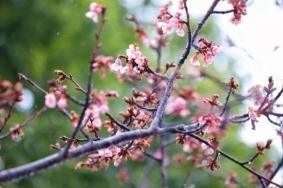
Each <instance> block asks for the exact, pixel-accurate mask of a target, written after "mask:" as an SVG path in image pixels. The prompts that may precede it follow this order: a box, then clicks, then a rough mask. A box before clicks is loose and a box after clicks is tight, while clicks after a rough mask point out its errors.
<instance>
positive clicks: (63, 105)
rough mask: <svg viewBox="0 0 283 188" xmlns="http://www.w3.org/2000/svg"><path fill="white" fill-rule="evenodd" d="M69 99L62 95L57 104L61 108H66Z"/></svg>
mask: <svg viewBox="0 0 283 188" xmlns="http://www.w3.org/2000/svg"><path fill="white" fill-rule="evenodd" d="M67 105H68V101H67V98H66V96H64V95H62V96H60V98H59V100H58V101H57V106H58V108H59V109H65V108H67Z"/></svg>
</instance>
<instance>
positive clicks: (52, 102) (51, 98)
mask: <svg viewBox="0 0 283 188" xmlns="http://www.w3.org/2000/svg"><path fill="white" fill-rule="evenodd" d="M45 106H46V107H47V108H55V107H56V97H55V95H54V94H53V93H48V94H46V95H45Z"/></svg>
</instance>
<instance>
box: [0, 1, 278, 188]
mask: <svg viewBox="0 0 283 188" xmlns="http://www.w3.org/2000/svg"><path fill="white" fill-rule="evenodd" d="M90 2H91V1H87V0H82V1H76V0H48V1H37V0H1V1H0V78H1V79H9V80H12V81H14V82H16V81H17V79H18V77H17V74H18V73H24V74H26V75H28V76H29V77H30V78H32V79H33V80H35V81H36V82H37V83H38V84H40V85H41V86H42V87H43V88H45V89H48V86H47V80H50V79H54V70H55V69H61V70H64V71H65V72H66V73H70V74H72V75H73V76H74V77H75V78H76V79H77V80H79V81H80V82H81V83H83V85H84V84H85V80H86V77H87V70H88V63H89V61H90V57H91V51H92V48H93V45H94V44H93V42H94V37H93V36H94V32H95V30H96V25H95V24H93V23H92V22H91V21H90V20H89V19H87V18H86V17H85V16H84V15H85V12H86V11H87V9H88V5H89V3H90ZM97 2H98V3H102V4H104V5H106V6H107V15H108V18H109V20H108V23H107V25H106V27H105V31H104V32H103V35H102V43H103V47H102V50H101V54H103V55H109V56H113V57H115V56H116V55H117V54H121V53H124V51H125V49H126V48H127V47H128V45H129V44H131V43H139V41H138V40H137V38H136V36H135V33H134V32H133V29H132V25H131V24H129V23H128V22H127V21H126V20H125V16H126V15H128V14H135V16H136V17H137V18H138V19H139V20H140V21H141V22H142V23H143V24H145V28H146V29H148V31H150V25H149V23H150V22H152V21H153V20H154V18H155V17H156V15H157V14H158V11H159V6H160V5H161V4H163V3H164V1H158V0H152V1H150V0H123V1H118V0H111V1H109V0H97ZM259 2H266V1H265V0H259ZM197 3H198V4H197ZM197 3H193V1H192V6H191V7H190V9H191V10H192V16H193V25H195V24H196V23H197V20H198V19H199V16H201V15H202V14H203V13H204V11H205V7H207V6H208V1H203V2H197ZM254 4H256V3H255V2H252V3H251V5H250V6H251V8H252V7H257V6H259V7H260V5H258V4H256V5H257V6H255V5H254ZM266 5H267V4H265V3H263V4H262V6H263V7H266ZM224 7H225V6H224ZM270 7H271V4H270ZM272 7H275V9H276V11H277V10H278V15H276V16H274V15H273V14H271V15H270V18H268V19H267V20H263V21H262V22H263V23H262V22H261V24H259V25H255V24H254V25H252V23H254V21H255V16H254V18H253V17H252V16H251V20H248V18H247V20H246V21H247V22H248V23H247V24H240V25H239V27H235V26H234V25H231V23H230V22H229V17H224V18H223V19H222V18H221V19H218V18H213V19H210V21H209V23H208V24H207V25H206V27H205V28H204V30H203V31H202V33H201V36H205V37H206V38H208V39H209V40H213V41H216V42H217V43H218V44H221V46H222V51H223V53H221V54H220V55H219V56H218V57H217V59H216V63H215V64H214V65H213V66H210V67H209V68H208V71H209V72H210V73H211V74H213V75H217V77H218V78H219V79H221V80H223V81H225V80H228V79H229V78H230V77H231V76H235V77H236V78H237V81H238V82H240V83H241V89H240V91H239V92H245V91H246V90H247V87H248V86H246V85H248V84H257V83H260V84H264V83H265V82H263V80H265V79H266V77H265V76H268V75H270V74H276V79H277V80H278V82H280V81H281V83H282V77H281V76H280V73H282V65H280V64H278V63H277V64H273V65H272V66H270V65H269V66H266V63H270V62H266V61H267V60H270V58H268V57H274V56H276V59H275V57H274V59H275V60H277V59H280V57H282V56H281V54H282V49H281V48H280V47H281V46H280V45H281V44H283V42H282V37H280V36H279V39H278V38H277V39H278V40H277V41H276V42H275V43H271V44H270V46H268V48H267V47H266V48H263V51H260V52H259V51H258V50H257V51H253V50H252V49H254V48H253V46H251V47H249V45H250V44H252V42H251V43H248V44H245V43H244V42H246V41H247V40H248V39H251V37H250V38H249V37H246V38H245V39H246V40H245V39H243V38H241V37H240V38H237V37H236V36H237V35H236V34H239V35H240V36H243V33H244V35H245V36H249V34H250V35H251V36H254V35H255V32H256V31H254V30H253V31H252V32H248V31H250V30H251V28H257V27H260V28H264V27H262V24H266V23H270V20H278V19H279V20H280V16H282V9H281V8H280V7H278V6H275V3H274V2H273V3H272ZM261 8H262V7H260V8H258V9H255V12H254V13H253V12H252V11H251V13H250V14H251V15H258V12H257V11H256V10H259V9H261ZM275 9H274V10H275ZM270 12H273V9H268V10H267V14H265V15H266V16H265V17H264V18H266V17H267V16H268V15H269V13H270ZM279 12H281V13H279ZM273 13H274V12H273ZM261 14H262V13H261ZM248 16H249V14H248ZM273 16H274V17H273ZM281 20H282V19H281ZM244 21H245V20H244ZM277 23H278V22H277ZM249 26H250V28H249ZM263 26H265V25H263ZM273 26H274V25H272V24H271V25H270V27H273ZM235 28H238V29H235ZM281 29H282V26H280V24H279V27H278V26H277V30H279V31H282V30H281ZM241 32H242V33H241ZM266 32H271V34H270V36H274V35H275V34H273V33H272V32H273V31H271V30H267V31H266ZM220 33H222V34H220ZM279 33H280V32H279ZM262 35H263V36H264V35H265V33H262ZM262 35H260V34H258V35H256V36H258V39H257V38H256V37H255V39H254V38H252V39H253V40H252V41H253V44H255V46H259V45H258V44H257V42H258V41H257V40H262V43H261V44H263V45H264V44H267V42H266V41H265V39H263V38H264V37H263V36H262ZM281 35H282V32H281ZM275 36H276V35H275ZM261 37H262V38H261ZM227 38H229V40H232V41H233V42H234V45H232V46H231V45H230V46H229V45H228V44H227V43H225V42H227ZM272 39H273V37H272ZM274 40H275V39H274ZM241 41H242V43H241ZM243 41H244V42H243ZM269 41H270V40H269ZM230 44H231V43H230ZM141 46H142V44H141ZM275 46H278V47H279V48H278V50H277V51H276V53H271V51H272V49H273V47H275ZM183 47H184V40H182V39H180V38H177V37H176V38H173V39H172V43H171V45H170V48H168V49H166V50H164V53H163V54H164V55H163V57H162V61H163V62H170V61H176V59H177V58H178V56H179V54H180V53H181V50H182V48H183ZM142 51H143V52H144V53H145V54H146V55H147V56H148V57H149V59H150V62H151V64H152V65H153V66H154V64H155V63H156V62H155V59H156V57H155V54H154V53H153V52H151V51H150V50H148V49H146V48H144V47H142ZM267 52H270V54H269V56H267V57H265V56H264V57H262V55H263V53H267ZM258 54H260V55H258ZM278 54H279V55H278ZM238 57H241V58H240V61H239V58H238ZM251 57H253V58H251ZM264 58H266V60H265V61H264V62H263V61H261V62H260V63H258V62H257V61H258V59H261V60H262V59H264ZM274 59H273V62H274V61H275V60H274ZM237 60H238V61H237ZM281 61H282V59H281ZM256 63H258V64H256ZM281 63H282V62H281ZM245 64H247V66H246V67H245V66H243V65H245ZM254 64H255V66H254ZM259 65H261V66H263V68H262V70H261V71H262V72H261V73H262V74H261V73H260V72H258V71H259V70H258V69H257V70H254V69H255V68H254V67H257V68H258V67H259ZM185 66H186V65H185ZM253 66H254V67H253ZM239 67H240V68H239ZM243 67H244V68H243ZM267 67H273V69H267ZM274 67H275V68H274ZM280 68H281V70H280ZM184 69H186V67H184ZM263 70H264V71H263ZM269 70H270V71H269ZM274 70H277V72H275V71H274ZM278 71H279V72H278ZM256 81H259V82H256ZM93 83H94V86H95V88H96V89H97V90H100V89H113V90H117V91H119V92H120V93H121V95H123V94H124V95H129V93H130V91H131V86H130V85H126V84H122V83H119V82H117V80H116V78H115V76H114V75H112V74H109V75H107V77H106V78H103V79H102V78H100V77H99V75H98V74H96V75H95V78H94V79H93ZM247 83H248V84H247ZM182 84H187V85H190V86H193V87H196V88H197V90H198V91H199V92H200V94H202V95H208V96H210V95H212V94H214V93H216V92H217V93H220V94H223V96H225V91H223V90H222V89H221V88H220V87H219V86H218V85H215V84H214V83H213V82H211V81H209V80H206V79H204V80H201V81H198V82H196V81H195V80H187V81H185V82H184V83H182ZM84 86H85V85H84ZM24 87H25V97H24V103H22V104H21V105H20V106H18V107H17V109H16V115H15V116H14V117H13V118H12V119H11V121H10V122H9V126H13V125H15V124H16V123H18V122H22V121H24V119H25V118H26V117H27V116H28V115H29V114H32V113H33V112H34V111H36V110H37V109H39V108H41V107H42V106H43V100H44V97H43V96H42V95H41V94H40V93H39V92H38V91H36V90H34V88H32V87H30V86H29V85H27V84H26V85H25V86H24ZM69 88H70V89H71V88H72V87H69ZM71 91H73V93H74V94H75V95H76V96H77V97H82V96H80V95H79V94H78V93H77V92H76V91H75V90H72V89H71ZM124 107H125V105H124V104H123V103H122V99H121V100H120V101H119V100H117V101H111V113H112V114H117V113H118V111H120V110H122V109H123V108H124ZM70 108H72V109H75V110H77V111H78V110H79V109H78V108H77V107H75V106H72V105H71V106H70ZM241 111H245V106H244V108H236V109H235V112H239V113H240V112H241ZM246 127H247V128H246V129H244V130H245V132H248V131H250V125H247V126H246ZM269 129H270V128H269ZM7 130H8V128H7ZM71 130H72V127H71V125H70V123H69V122H68V120H67V119H66V118H65V117H64V116H62V114H60V113H58V112H57V111H53V110H50V111H48V112H46V113H45V114H44V115H43V116H40V117H39V118H38V119H37V120H35V121H33V122H32V123H31V124H30V125H29V126H28V127H27V128H26V129H25V137H24V138H23V139H21V140H20V141H19V142H13V141H12V140H11V139H7V140H5V141H3V142H1V143H0V144H1V145H0V147H1V148H0V170H3V169H6V168H11V167H14V166H17V165H21V164H25V163H28V162H31V161H34V160H37V159H40V158H42V157H44V156H47V155H50V154H52V153H54V152H55V151H54V150H52V149H50V144H54V143H56V142H57V141H58V138H59V137H60V136H63V135H68V134H70V133H71ZM272 131H273V133H274V128H272ZM241 132H242V133H241ZM254 134H255V133H254V132H251V133H249V134H244V133H243V129H242V128H241V127H239V126H231V127H230V128H229V132H228V134H227V136H226V137H225V138H223V139H222V140H221V145H222V147H223V150H225V151H227V152H228V153H230V154H232V155H234V156H238V158H239V159H240V160H245V159H247V158H249V157H250V156H251V155H252V154H253V153H254V152H255V151H256V149H255V142H258V141H264V140H266V139H262V140H261V139H260V138H261V137H262V136H259V137H252V136H251V135H254ZM260 135H262V134H260ZM249 136H251V137H252V138H253V139H251V137H249ZM247 142H248V143H249V144H248V145H246V144H247ZM279 142H280V140H279ZM279 148H280V147H276V148H274V149H272V150H271V151H269V152H268V154H266V155H265V156H263V157H260V158H259V159H258V160H257V161H256V163H255V167H256V168H259V167H260V164H261V163H262V162H263V161H274V162H275V164H276V161H278V158H279V155H280V152H281V151H280V150H279ZM155 150H156V147H155V146H153V147H152V148H151V149H150V151H151V152H154V151H155ZM176 152H182V148H181V147H180V146H172V147H170V149H169V155H168V157H169V159H171V158H172V157H173V156H174V153H176ZM76 162H78V160H74V161H69V162H67V163H65V164H62V165H60V166H56V167H54V168H52V169H50V170H48V171H45V172H42V173H40V174H38V175H36V176H33V177H30V178H27V179H24V180H20V181H15V182H12V183H9V184H6V185H3V187H9V188H23V187H26V188H32V187H36V188H37V187H40V188H50V187H54V188H55V187H58V188H61V187H68V188H77V187H103V188H104V187H141V185H142V184H145V183H146V182H148V183H150V184H151V186H150V187H160V186H161V180H160V175H159V166H158V164H155V163H154V162H153V161H142V162H132V161H128V162H127V163H123V164H122V165H121V166H120V167H117V168H116V167H115V168H114V167H110V168H109V169H106V170H100V171H98V172H90V171H88V170H83V169H82V170H74V165H75V163H76ZM220 164H221V168H220V169H219V170H216V171H214V172H213V174H214V175H210V173H207V172H205V171H203V170H200V169H197V168H195V167H193V166H192V164H191V162H189V161H188V162H187V163H185V164H183V165H177V164H173V163H172V164H170V165H169V167H168V173H169V187H182V186H183V185H190V184H195V185H196V187H219V188H221V187H225V185H224V180H223V179H222V177H226V176H227V174H228V173H229V172H230V171H236V172H237V173H238V175H239V178H240V180H241V181H242V182H244V183H245V184H246V185H247V187H255V185H253V184H250V183H249V176H248V174H247V173H246V172H245V171H244V170H242V169H241V168H239V167H238V166H236V165H234V164H233V163H231V162H229V161H227V160H226V159H222V160H221V163H220ZM125 168H126V169H127V170H128V180H127V181H126V182H125V183H124V184H122V183H119V181H118V178H117V177H118V174H119V171H121V169H125ZM214 176H217V177H214ZM219 177H220V178H219ZM279 179H280V177H279Z"/></svg>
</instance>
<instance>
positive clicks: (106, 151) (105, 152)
mask: <svg viewBox="0 0 283 188" xmlns="http://www.w3.org/2000/svg"><path fill="white" fill-rule="evenodd" d="M97 152H98V154H99V156H101V157H112V155H113V154H112V151H111V150H110V149H108V148H104V149H100V150H98V151H97Z"/></svg>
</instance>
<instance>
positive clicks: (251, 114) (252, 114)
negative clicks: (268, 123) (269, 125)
mask: <svg viewBox="0 0 283 188" xmlns="http://www.w3.org/2000/svg"><path fill="white" fill-rule="evenodd" d="M248 114H249V117H250V119H251V120H252V121H257V118H258V117H259V116H258V114H257V112H256V111H255V110H254V108H253V107H252V106H250V107H249V108H248Z"/></svg>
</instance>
